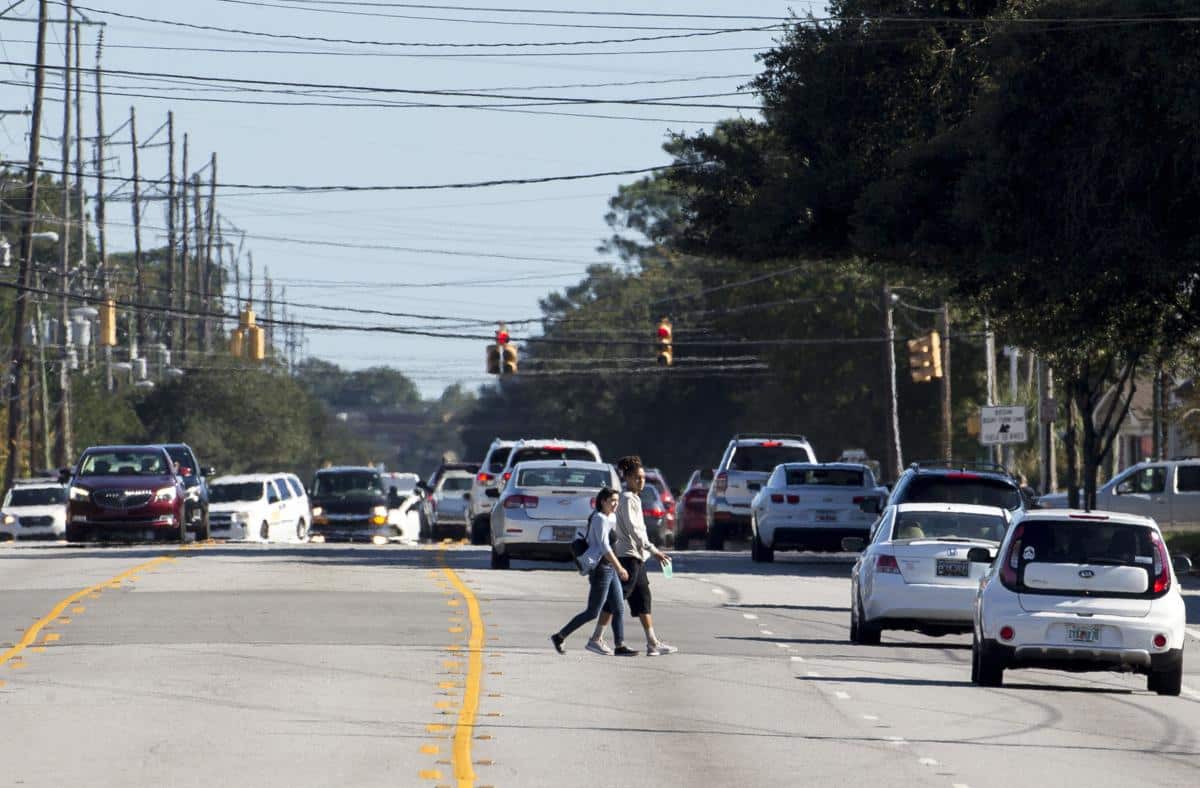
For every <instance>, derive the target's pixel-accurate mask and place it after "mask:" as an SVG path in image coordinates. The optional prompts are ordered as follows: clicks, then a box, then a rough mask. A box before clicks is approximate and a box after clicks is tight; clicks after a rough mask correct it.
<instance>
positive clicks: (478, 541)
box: [471, 516, 492, 545]
mask: <svg viewBox="0 0 1200 788" xmlns="http://www.w3.org/2000/svg"><path fill="white" fill-rule="evenodd" d="M491 530H492V518H491V517H483V516H480V517H476V518H475V519H473V520H471V544H473V545H483V544H489V543H490V542H491V541H492V539H491V533H490V532H491Z"/></svg>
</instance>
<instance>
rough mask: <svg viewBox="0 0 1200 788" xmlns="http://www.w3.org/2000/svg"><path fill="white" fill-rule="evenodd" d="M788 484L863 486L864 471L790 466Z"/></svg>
mask: <svg viewBox="0 0 1200 788" xmlns="http://www.w3.org/2000/svg"><path fill="white" fill-rule="evenodd" d="M787 483H788V486H789V487H791V486H795V485H803V484H825V485H831V486H836V487H862V486H863V472H862V471H854V470H848V469H845V468H788V471H787Z"/></svg>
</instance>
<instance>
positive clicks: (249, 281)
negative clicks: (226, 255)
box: [246, 252, 254, 309]
mask: <svg viewBox="0 0 1200 788" xmlns="http://www.w3.org/2000/svg"><path fill="white" fill-rule="evenodd" d="M246 260H247V261H248V262H247V265H248V266H249V274H248V275H247V277H246V305H247V308H249V309H253V308H254V252H246Z"/></svg>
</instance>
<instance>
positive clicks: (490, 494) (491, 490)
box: [484, 487, 500, 498]
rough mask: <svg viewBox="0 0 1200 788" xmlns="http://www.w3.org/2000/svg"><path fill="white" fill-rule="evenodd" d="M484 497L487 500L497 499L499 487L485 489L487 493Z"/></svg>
mask: <svg viewBox="0 0 1200 788" xmlns="http://www.w3.org/2000/svg"><path fill="white" fill-rule="evenodd" d="M484 495H486V496H487V497H489V498H499V497H500V488H499V487H489V488H487V492H485V493H484Z"/></svg>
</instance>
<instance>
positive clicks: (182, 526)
mask: <svg viewBox="0 0 1200 788" xmlns="http://www.w3.org/2000/svg"><path fill="white" fill-rule="evenodd" d="M176 538H177V539H178V540H179V543H180V544H187V538H188V519H187V510H186V509H185V510H184V513H183V519H181V520H180V521H179V533H178V534H177V535H176V536H175V537H168V539H169V540H170V541H174V540H175V539H176Z"/></svg>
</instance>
